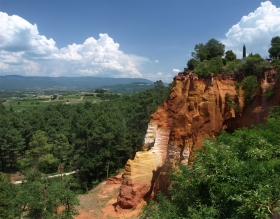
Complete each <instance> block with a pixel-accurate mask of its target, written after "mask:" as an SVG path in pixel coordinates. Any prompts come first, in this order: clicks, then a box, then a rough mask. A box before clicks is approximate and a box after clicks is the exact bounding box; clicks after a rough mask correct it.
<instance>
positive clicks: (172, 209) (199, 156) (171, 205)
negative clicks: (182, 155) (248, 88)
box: [142, 106, 280, 219]
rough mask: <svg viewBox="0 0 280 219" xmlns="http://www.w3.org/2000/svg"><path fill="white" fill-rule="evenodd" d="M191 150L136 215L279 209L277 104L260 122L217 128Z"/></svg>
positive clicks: (225, 214) (199, 215)
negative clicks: (164, 188) (165, 189)
mask: <svg viewBox="0 0 280 219" xmlns="http://www.w3.org/2000/svg"><path fill="white" fill-rule="evenodd" d="M203 148H204V150H199V151H196V159H195V161H194V163H193V164H192V165H191V166H180V169H179V170H174V171H173V172H172V173H171V175H170V183H171V186H170V188H169V194H168V196H165V195H163V194H159V195H158V202H154V201H151V202H150V203H149V205H148V206H146V207H145V208H144V211H143V215H142V218H155V219H157V218H158V219H159V218H174V219H184V218H188V219H205V218H208V219H210V218H213V219H214V218H219V219H224V218H236V219H240V218H244V219H245V218H248V219H252V218H267V219H270V218H271V217H272V215H273V214H274V213H276V212H278V213H279V212H280V180H279V179H280V107H279V106H278V107H275V109H274V112H273V113H272V114H271V116H270V118H269V119H268V121H267V123H266V124H265V125H258V126H256V127H254V128H253V129H247V128H243V129H239V130H236V131H235V132H234V133H233V134H229V133H226V132H222V133H221V135H220V136H219V137H218V138H217V139H216V140H214V139H207V140H205V141H204V143H203Z"/></svg>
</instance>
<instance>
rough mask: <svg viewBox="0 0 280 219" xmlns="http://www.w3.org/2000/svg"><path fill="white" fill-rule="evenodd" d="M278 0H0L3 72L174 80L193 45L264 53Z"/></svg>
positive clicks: (278, 17) (278, 26) (278, 20)
mask: <svg viewBox="0 0 280 219" xmlns="http://www.w3.org/2000/svg"><path fill="white" fill-rule="evenodd" d="M274 36H280V1H279V0H272V1H258V0H226V1H225V0H211V1H210V0H83V1H81V0H0V75H9V74H18V75H37V76H69V77H70V76H102V77H142V78H147V79H150V80H152V81H156V80H163V81H165V82H171V80H172V78H173V77H174V76H175V75H176V74H177V72H178V71H179V70H181V71H182V70H183V69H184V67H186V63H187V61H188V60H189V59H190V58H191V52H192V51H193V49H194V46H195V44H198V43H206V42H207V41H208V40H209V39H211V38H215V39H217V40H219V41H221V42H223V43H224V44H225V45H226V50H228V49H232V50H233V51H234V52H235V53H236V54H237V56H238V57H239V58H241V51H242V47H243V44H245V45H246V48H247V53H250V52H253V53H260V54H261V55H262V56H263V57H264V58H265V57H266V56H268V53H267V50H268V48H269V44H270V40H271V38H272V37H274Z"/></svg>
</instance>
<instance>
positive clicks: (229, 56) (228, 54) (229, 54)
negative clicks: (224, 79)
mask: <svg viewBox="0 0 280 219" xmlns="http://www.w3.org/2000/svg"><path fill="white" fill-rule="evenodd" d="M225 54H226V56H225V58H226V60H228V61H233V60H235V59H236V54H235V53H234V52H233V51H232V50H228V51H226V53H225Z"/></svg>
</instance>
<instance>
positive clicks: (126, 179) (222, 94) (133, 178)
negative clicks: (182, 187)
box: [118, 68, 280, 208]
mask: <svg viewBox="0 0 280 219" xmlns="http://www.w3.org/2000/svg"><path fill="white" fill-rule="evenodd" d="M274 75H275V72H274V69H273V68H271V69H265V71H264V79H263V80H260V81H259V84H260V86H259V87H260V88H259V91H258V94H257V95H256V97H255V98H254V100H253V101H252V102H251V103H250V105H249V106H246V107H244V100H243V91H242V89H241V88H238V89H237V88H236V86H235V80H234V79H233V78H232V77H231V76H227V77H218V76H215V75H212V76H211V77H209V78H207V79H199V78H198V77H197V76H195V75H194V74H193V72H191V71H188V72H184V73H179V74H178V75H177V76H176V77H175V78H174V81H173V84H172V88H171V91H170V94H169V97H168V99H167V100H165V101H164V103H163V104H162V106H160V107H158V110H157V111H156V112H155V113H154V114H152V115H151V118H150V123H149V125H148V129H147V134H146V136H145V140H144V145H143V150H142V151H139V152H137V153H136V155H135V158H134V159H133V160H128V161H127V164H126V166H125V173H124V174H123V182H122V186H121V189H120V194H119V197H118V204H119V205H120V206H121V207H122V208H131V207H134V206H136V205H137V204H138V203H139V202H140V201H141V200H143V199H146V198H149V197H152V196H153V194H154V193H155V192H157V191H158V190H161V191H165V190H166V188H167V187H168V181H167V177H168V171H169V169H170V168H172V167H174V166H176V164H178V163H182V164H188V163H192V162H193V159H194V155H193V149H196V148H201V147H202V144H201V143H202V141H203V139H205V138H206V137H214V138H215V137H216V136H218V135H219V133H220V132H221V131H222V130H226V131H229V132H232V131H234V130H235V129H236V128H238V127H242V126H251V125H252V124H257V123H261V122H264V121H265V118H266V116H267V115H268V113H269V111H270V110H271V107H270V106H272V105H275V104H279V100H280V92H279V94H278V93H276V94H275V95H274V99H271V100H269V101H268V99H267V97H264V96H263V93H264V92H265V90H266V89H267V88H268V87H269V86H272V85H274V83H275V76H274ZM275 86H278V87H279V84H276V85H275ZM278 90H279V89H278ZM248 114H250V115H249V116H248Z"/></svg>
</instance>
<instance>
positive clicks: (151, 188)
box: [144, 167, 162, 202]
mask: <svg viewBox="0 0 280 219" xmlns="http://www.w3.org/2000/svg"><path fill="white" fill-rule="evenodd" d="M161 169H162V168H161V167H158V168H157V170H153V177H152V180H151V187H150V190H149V191H148V192H147V193H146V194H145V195H144V200H145V201H146V202H149V201H150V199H151V197H152V193H153V191H154V188H155V184H156V180H157V178H158V176H159V174H160V171H161Z"/></svg>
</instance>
